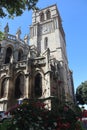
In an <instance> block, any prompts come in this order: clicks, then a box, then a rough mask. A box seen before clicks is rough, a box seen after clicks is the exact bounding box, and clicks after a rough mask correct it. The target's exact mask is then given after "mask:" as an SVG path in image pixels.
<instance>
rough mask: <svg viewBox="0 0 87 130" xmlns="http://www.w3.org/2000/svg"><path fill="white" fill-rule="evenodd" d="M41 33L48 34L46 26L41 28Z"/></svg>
mask: <svg viewBox="0 0 87 130" xmlns="http://www.w3.org/2000/svg"><path fill="white" fill-rule="evenodd" d="M42 33H43V34H45V33H48V27H47V26H43V27H42Z"/></svg>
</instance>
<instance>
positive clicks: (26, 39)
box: [24, 35, 29, 44]
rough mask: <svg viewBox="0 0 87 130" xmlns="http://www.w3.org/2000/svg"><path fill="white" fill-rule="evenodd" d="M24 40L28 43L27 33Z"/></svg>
mask: <svg viewBox="0 0 87 130" xmlns="http://www.w3.org/2000/svg"><path fill="white" fill-rule="evenodd" d="M24 41H25V43H26V44H28V41H29V37H28V35H25V36H24Z"/></svg>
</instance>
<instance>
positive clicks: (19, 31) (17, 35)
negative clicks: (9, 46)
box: [16, 28, 21, 39]
mask: <svg viewBox="0 0 87 130" xmlns="http://www.w3.org/2000/svg"><path fill="white" fill-rule="evenodd" d="M20 35H21V29H20V28H18V30H17V32H16V38H17V39H20Z"/></svg>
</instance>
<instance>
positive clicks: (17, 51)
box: [0, 5, 74, 111]
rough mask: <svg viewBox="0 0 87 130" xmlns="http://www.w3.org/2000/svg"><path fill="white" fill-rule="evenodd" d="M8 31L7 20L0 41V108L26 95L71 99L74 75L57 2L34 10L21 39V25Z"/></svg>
mask: <svg viewBox="0 0 87 130" xmlns="http://www.w3.org/2000/svg"><path fill="white" fill-rule="evenodd" d="M8 32H9V26H8V24H7V25H6V27H5V28H4V33H5V38H4V39H3V40H2V41H0V110H4V111H6V110H7V109H8V108H10V107H11V106H13V105H14V104H16V103H19V102H20V101H21V100H23V99H26V98H27V99H29V98H39V99H43V98H48V97H52V96H53V97H57V98H58V99H59V102H60V103H61V102H63V101H64V100H66V101H71V102H74V86H73V76H72V71H71V70H70V69H69V66H68V59H67V52H66V41H65V33H64V30H63V27H62V21H61V17H60V14H59V11H58V9H57V6H56V5H52V6H49V7H47V8H44V9H42V10H34V11H33V14H32V25H31V26H30V35H29V36H27V35H26V36H25V37H24V40H21V39H20V35H21V30H20V29H18V30H17V33H16V36H13V35H11V34H9V33H8ZM28 39H29V44H28ZM48 104H49V105H48V106H49V108H50V107H51V103H50V102H49V101H48Z"/></svg>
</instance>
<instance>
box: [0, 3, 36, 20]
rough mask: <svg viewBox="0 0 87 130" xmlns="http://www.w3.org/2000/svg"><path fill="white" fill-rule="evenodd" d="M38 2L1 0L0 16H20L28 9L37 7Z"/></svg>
mask: <svg viewBox="0 0 87 130" xmlns="http://www.w3.org/2000/svg"><path fill="white" fill-rule="evenodd" d="M37 2H38V0H0V17H1V18H3V17H5V16H9V17H13V16H20V15H21V14H22V13H23V12H24V10H26V9H28V10H30V9H35V8H36V4H37ZM36 9H37V8H36Z"/></svg>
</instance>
